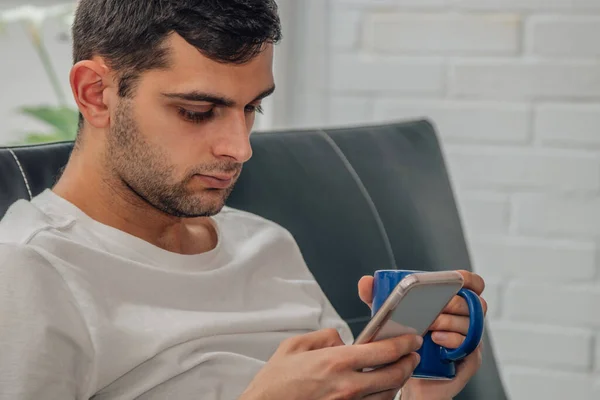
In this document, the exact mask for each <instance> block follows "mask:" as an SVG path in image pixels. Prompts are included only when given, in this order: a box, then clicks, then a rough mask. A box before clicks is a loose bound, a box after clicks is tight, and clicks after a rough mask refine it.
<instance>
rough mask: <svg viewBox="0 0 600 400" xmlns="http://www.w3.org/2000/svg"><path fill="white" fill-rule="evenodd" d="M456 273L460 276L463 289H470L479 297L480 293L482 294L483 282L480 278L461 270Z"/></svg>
mask: <svg viewBox="0 0 600 400" xmlns="http://www.w3.org/2000/svg"><path fill="white" fill-rule="evenodd" d="M458 272H459V273H460V274H461V275H462V277H463V279H464V284H463V287H464V288H465V289H471V290H472V291H474V292H475V293H477V294H478V295H481V293H483V290H484V289H485V281H484V280H483V278H482V277H481V276H479V275H477V274H475V273H473V272H470V271H464V270H461V271H458Z"/></svg>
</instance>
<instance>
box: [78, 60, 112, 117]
mask: <svg viewBox="0 0 600 400" xmlns="http://www.w3.org/2000/svg"><path fill="white" fill-rule="evenodd" d="M109 71H110V70H109V68H108V67H107V66H106V64H104V62H102V60H100V59H94V60H85V61H80V62H78V63H77V64H75V65H74V66H73V68H72V69H71V75H70V80H71V89H72V90H73V96H74V97H75V101H76V102H77V105H78V106H79V111H80V112H81V113H82V114H83V116H84V118H85V119H86V121H87V122H88V123H90V124H91V125H92V126H94V127H95V128H105V127H107V126H108V125H109V123H110V112H109V108H108V104H107V101H108V96H105V94H106V93H105V92H106V91H107V89H110V88H111V86H112V85H113V83H112V76H111V74H110V73H109Z"/></svg>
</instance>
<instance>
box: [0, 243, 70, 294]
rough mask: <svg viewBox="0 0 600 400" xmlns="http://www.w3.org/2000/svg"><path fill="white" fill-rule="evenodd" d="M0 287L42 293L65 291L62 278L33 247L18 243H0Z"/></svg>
mask: <svg viewBox="0 0 600 400" xmlns="http://www.w3.org/2000/svg"><path fill="white" fill-rule="evenodd" d="M0 286H2V287H4V286H9V287H10V288H12V289H14V290H32V289H40V290H42V291H44V292H45V291H47V290H56V289H58V288H61V289H65V290H66V289H67V288H66V285H65V283H64V281H63V279H62V276H61V275H60V273H59V272H58V271H57V270H56V269H55V268H54V267H53V265H52V264H51V263H50V261H49V260H48V259H47V258H46V257H44V256H43V255H42V254H41V253H40V252H39V251H37V250H36V249H35V248H34V247H33V246H31V245H27V244H18V243H0ZM19 288H21V289H19ZM32 294H34V293H32ZM38 294H39V293H38Z"/></svg>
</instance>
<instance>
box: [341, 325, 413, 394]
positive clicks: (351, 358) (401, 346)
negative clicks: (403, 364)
mask: <svg viewBox="0 0 600 400" xmlns="http://www.w3.org/2000/svg"><path fill="white" fill-rule="evenodd" d="M422 344H423V338H422V337H421V336H418V335H402V336H398V337H395V338H390V339H385V340H380V341H377V342H371V343H366V344H356V345H352V346H345V347H343V348H340V349H339V353H340V355H339V357H345V358H346V360H347V366H348V367H351V368H352V369H353V370H355V371H357V370H362V369H363V368H373V367H378V366H381V365H385V364H390V363H394V362H396V361H398V360H399V359H401V358H402V357H404V356H406V355H408V354H410V353H411V352H414V351H417V350H418V349H419V348H421V346H422ZM388 389H391V387H390V388H388Z"/></svg>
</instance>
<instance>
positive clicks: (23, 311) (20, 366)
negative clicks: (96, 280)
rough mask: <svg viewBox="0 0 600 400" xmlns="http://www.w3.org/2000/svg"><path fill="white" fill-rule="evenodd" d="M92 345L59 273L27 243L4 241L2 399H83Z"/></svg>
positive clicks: (0, 272)
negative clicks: (16, 243)
mask: <svg viewBox="0 0 600 400" xmlns="http://www.w3.org/2000/svg"><path fill="white" fill-rule="evenodd" d="M92 360H93V348H92V345H91V340H90V335H89V332H88V330H87V327H86V324H85V323H84V320H83V318H82V316H81V313H80V311H79V308H78V305H77V303H76V301H75V299H74V298H73V296H72V294H71V292H70V290H69V288H68V287H67V285H66V284H65V282H64V281H63V279H62V277H61V276H60V274H59V273H58V272H57V271H56V270H55V269H54V268H53V267H52V266H51V265H50V263H49V262H48V261H47V260H46V259H45V258H43V257H42V256H40V255H39V254H38V253H37V252H35V251H34V250H32V249H31V248H30V247H28V246H20V245H19V246H17V245H6V244H0V399H1V400H4V399H7V400H8V399H13V400H19V399H42V398H43V399H65V400H67V399H80V398H84V397H85V396H87V395H88V394H87V393H85V391H86V387H87V384H88V381H89V379H90V376H91V366H92V362H93V361H92Z"/></svg>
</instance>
